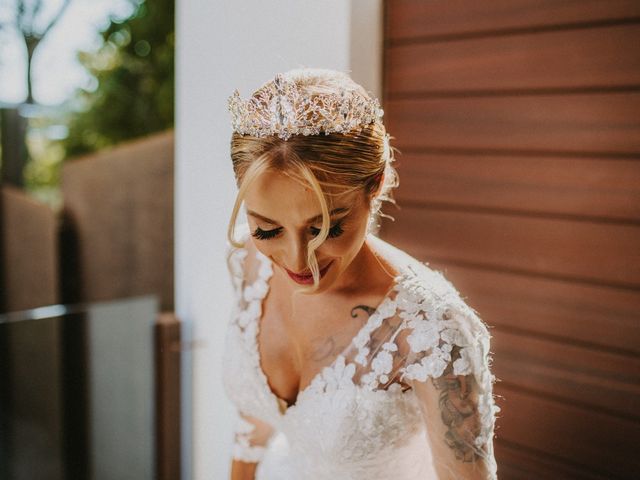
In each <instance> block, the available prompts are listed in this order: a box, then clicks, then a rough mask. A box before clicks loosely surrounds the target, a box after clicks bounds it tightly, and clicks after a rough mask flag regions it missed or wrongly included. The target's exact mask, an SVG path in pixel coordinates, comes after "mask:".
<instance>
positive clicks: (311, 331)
mask: <svg viewBox="0 0 640 480" xmlns="http://www.w3.org/2000/svg"><path fill="white" fill-rule="evenodd" d="M378 297H379V295H378ZM376 301H379V299H378V298H376V294H375V293H374V294H363V295H358V296H355V297H354V296H351V297H350V298H339V297H332V298H324V299H321V300H318V299H313V300H306V299H301V300H293V301H292V300H291V299H286V298H284V299H283V298H279V297H278V296H277V294H274V295H267V297H266V298H265V300H264V301H263V308H262V312H261V313H262V315H261V317H260V318H258V319H257V323H258V332H257V339H256V341H257V348H258V353H259V360H260V365H261V367H262V370H263V372H264V374H265V375H266V377H267V378H268V380H269V385H270V387H271V389H272V390H273V392H274V394H276V395H277V396H278V397H279V398H281V399H284V400H286V402H287V404H289V405H292V404H293V403H295V400H296V398H297V395H298V392H300V391H302V390H304V388H305V387H306V386H307V385H309V384H310V383H311V381H312V380H313V378H314V377H316V376H317V375H318V373H319V372H320V371H321V370H322V369H323V368H325V367H327V366H329V365H330V364H331V363H332V362H333V361H334V360H335V359H336V357H337V356H338V355H339V354H341V353H343V352H345V350H346V349H347V348H348V347H349V346H350V344H351V342H352V340H353V338H354V337H355V336H356V335H357V333H358V332H359V331H360V330H361V329H362V327H363V326H364V325H365V324H366V322H367V321H368V319H369V317H370V316H371V314H372V313H373V312H374V311H375V308H374V304H375V302H376Z"/></svg>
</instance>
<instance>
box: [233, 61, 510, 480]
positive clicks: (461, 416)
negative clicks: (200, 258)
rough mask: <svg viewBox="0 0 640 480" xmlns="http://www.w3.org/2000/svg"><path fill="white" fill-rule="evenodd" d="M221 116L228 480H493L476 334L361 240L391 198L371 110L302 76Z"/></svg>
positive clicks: (487, 387)
mask: <svg viewBox="0 0 640 480" xmlns="http://www.w3.org/2000/svg"><path fill="white" fill-rule="evenodd" d="M229 110H230V112H231V117H232V126H233V134H232V135H233V136H232V139H231V160H232V163H233V170H234V174H235V178H236V181H237V186H238V189H239V192H238V197H237V199H236V203H235V206H234V208H233V211H232V213H231V220H230V224H229V230H228V241H229V251H228V257H227V260H228V264H229V269H230V273H231V278H232V281H233V285H234V291H235V294H236V299H235V302H236V303H235V308H234V311H233V315H232V318H231V321H230V323H229V326H228V330H227V332H228V333H227V339H226V346H225V353H224V365H223V367H224V369H223V371H224V378H223V380H224V386H225V390H226V392H227V394H228V396H229V397H230V399H231V400H232V401H233V403H234V404H235V406H236V408H237V411H238V422H237V427H236V431H235V435H234V438H233V455H232V459H231V461H232V465H231V478H232V479H234V480H239V479H256V480H288V479H311V480H315V479H318V480H319V479H331V480H340V479H362V480H365V479H366V480H372V479H391V478H393V479H394V480H418V479H421V480H426V479H495V478H497V476H496V475H497V474H496V471H497V467H496V463H495V458H494V453H493V436H494V423H495V414H496V412H498V411H499V408H498V407H497V406H496V405H495V403H494V398H493V393H492V384H493V382H495V377H494V376H493V375H492V374H491V372H490V360H491V357H490V356H489V348H490V338H491V336H490V335H489V332H488V330H487V327H486V325H485V324H484V322H483V321H482V320H481V319H480V318H479V317H478V316H477V314H476V312H475V311H474V310H473V309H472V308H470V307H469V306H467V305H466V304H465V302H464V301H463V300H462V298H461V296H460V295H459V293H458V291H457V290H456V289H455V288H454V286H453V285H452V284H451V283H450V282H449V281H448V280H446V279H445V277H444V276H443V275H442V274H441V273H440V272H438V271H435V270H432V269H430V268H429V267H428V266H427V264H424V263H421V262H419V261H418V260H416V259H414V258H413V257H411V256H409V255H408V254H407V253H405V252H403V251H401V250H400V249H398V248H396V247H394V246H393V245H390V244H389V243H386V242H384V241H383V240H381V239H379V238H377V237H376V236H375V235H374V234H373V231H374V228H375V227H376V226H377V223H376V222H377V218H378V215H379V214H380V212H379V210H380V206H381V202H382V201H383V200H390V201H393V198H392V195H391V190H392V188H393V187H395V186H397V185H398V177H397V174H396V170H395V169H394V167H393V165H392V163H393V161H394V158H393V149H392V148H391V147H390V144H389V139H390V136H389V135H388V134H387V132H386V131H385V127H384V125H383V123H382V116H383V112H382V110H381V109H380V105H379V102H378V100H377V99H375V98H373V97H372V95H370V94H369V93H368V92H366V91H365V90H364V89H363V88H362V87H361V86H360V85H358V84H356V83H354V82H353V80H352V79H351V78H350V77H349V76H348V75H347V74H345V73H342V72H337V71H333V70H325V69H310V68H307V69H296V70H291V71H288V72H286V73H282V74H278V75H276V76H275V78H274V79H272V80H271V81H269V82H267V83H265V84H264V85H262V86H261V87H260V88H259V89H258V90H256V91H255V92H254V93H253V94H252V95H251V96H250V97H249V98H248V99H242V98H241V97H240V95H239V92H237V91H236V92H234V94H233V95H232V96H231V97H230V98H229ZM243 204H244V205H243ZM242 206H244V212H243V213H244V215H245V217H246V219H245V217H242V218H241V219H239V214H240V212H241V207H242Z"/></svg>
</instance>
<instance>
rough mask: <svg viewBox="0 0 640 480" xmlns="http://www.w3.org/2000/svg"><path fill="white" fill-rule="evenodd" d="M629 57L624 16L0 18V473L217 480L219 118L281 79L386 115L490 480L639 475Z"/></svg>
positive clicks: (393, 231)
mask: <svg viewBox="0 0 640 480" xmlns="http://www.w3.org/2000/svg"><path fill="white" fill-rule="evenodd" d="M639 45H640V2H638V1H637V0H634V1H631V0H627V1H623V0H608V1H601V0H582V1H580V2H576V1H569V0H535V1H533V0H495V1H492V2H477V1H473V0H454V1H444V0H442V1H440V0H433V1H419V0H386V1H383V0H350V1H347V2H345V1H342V0H326V1H323V2H312V1H310V0H304V1H299V0H298V1H294V0H282V1H279V2H261V1H259V0H247V1H243V2H234V1H232V0H217V1H205V0H193V1H191V2H180V1H178V2H176V4H175V5H174V2H173V1H169V0H109V1H107V0H0V165H1V182H2V183H1V189H0V479H3V480H4V479H11V480H13V479H54V480H58V479H136V480H144V479H152V478H153V479H163V480H164V479H183V480H188V479H195V480H200V479H202V480H204V479H211V478H214V479H224V478H228V475H229V470H228V469H229V467H230V448H231V438H232V426H233V424H234V418H233V416H234V408H233V406H232V405H231V404H230V402H229V401H228V399H227V398H226V397H225V395H224V393H223V390H222V384H221V376H220V363H221V354H222V345H223V339H224V333H225V331H226V326H227V321H228V317H229V314H230V310H231V300H230V298H231V283H230V281H229V279H228V274H227V270H226V265H225V261H224V255H223V252H224V248H225V245H226V237H225V235H226V226H227V222H228V219H229V214H230V211H231V206H232V204H233V201H234V198H235V193H236V189H235V182H234V179H233V174H232V169H231V162H230V160H229V156H228V155H229V153H228V152H229V139H230V135H231V127H230V124H229V118H228V113H227V110H226V100H227V97H228V96H229V95H230V94H231V93H232V92H233V90H235V89H238V90H239V91H240V93H241V94H242V95H243V96H246V95H248V94H249V93H250V92H251V91H253V90H254V89H255V88H257V87H258V86H259V85H261V84H262V83H263V82H265V81H266V80H268V79H269V78H271V77H272V76H273V75H274V74H275V73H277V72H279V71H284V70H288V69H290V68H295V67H301V66H313V67H326V68H335V69H339V70H343V71H347V72H348V73H350V74H351V76H352V77H353V78H354V80H356V81H357V82H358V83H361V84H362V85H363V86H365V88H367V89H368V90H370V91H371V92H372V93H373V94H375V95H376V96H378V97H379V98H380V99H381V101H382V104H383V108H384V110H385V119H386V120H385V123H386V126H387V129H388V131H389V132H390V134H391V135H392V136H393V137H395V138H394V139H392V142H393V144H394V145H395V146H396V147H397V148H398V149H399V150H400V154H399V155H397V163H396V166H397V168H398V171H399V174H400V186H399V188H398V190H397V191H396V195H395V196H396V200H397V203H398V205H399V207H400V208H394V207H393V206H387V207H386V208H385V212H386V214H388V215H391V216H393V217H395V221H393V222H391V221H388V220H384V221H383V224H382V228H381V232H380V236H381V237H382V238H384V239H385V240H387V241H390V242H391V243H394V244H395V245H397V246H398V247H400V248H403V249H405V250H406V251H408V252H409V253H410V254H412V255H414V256H415V257H416V258H419V259H420V260H422V261H424V262H428V264H429V265H430V266H431V267H432V268H435V269H438V270H441V271H442V272H443V273H444V274H445V276H446V277H447V278H449V279H450V280H451V281H452V282H453V283H454V285H456V287H457V288H458V289H459V290H460V292H461V293H462V294H463V296H464V297H465V299H466V301H467V303H468V304H469V305H471V306H472V307H473V308H474V309H476V310H477V311H478V312H479V314H480V316H481V317H482V318H483V320H484V321H485V323H487V324H488V325H489V326H490V331H491V334H492V356H493V373H494V374H495V375H496V377H497V378H498V382H497V383H496V385H495V387H494V388H495V393H496V395H498V398H497V403H498V404H499V406H500V408H501V412H500V413H499V418H498V421H497V428H496V436H495V449H496V458H497V462H498V474H499V476H500V478H502V479H509V480H511V479H540V478H554V479H564V478H567V479H593V480H596V479H602V480H604V479H631V478H635V476H636V475H637V474H636V472H637V471H639V470H640V457H638V455H636V452H635V450H636V448H635V447H636V445H638V443H639V442H640V415H639V414H638V410H637V408H636V407H637V406H638V405H640V50H639V47H638V46H639Z"/></svg>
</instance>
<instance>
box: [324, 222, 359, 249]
mask: <svg viewBox="0 0 640 480" xmlns="http://www.w3.org/2000/svg"><path fill="white" fill-rule="evenodd" d="M366 231H367V225H366V223H365V224H362V225H361V224H358V225H356V226H351V227H347V228H345V232H344V233H343V234H342V235H340V236H339V237H337V238H334V239H331V240H330V241H328V242H327V245H326V247H325V248H323V247H320V248H321V251H322V252H323V253H324V254H326V255H327V256H332V257H353V256H355V254H356V253H357V252H358V251H359V249H360V247H361V245H362V242H363V240H364V237H365V235H366Z"/></svg>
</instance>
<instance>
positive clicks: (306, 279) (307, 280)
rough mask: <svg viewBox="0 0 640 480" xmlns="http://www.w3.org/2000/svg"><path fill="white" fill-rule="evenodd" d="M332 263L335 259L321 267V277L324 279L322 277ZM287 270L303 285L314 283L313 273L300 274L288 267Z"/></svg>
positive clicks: (290, 275) (292, 277) (294, 279)
mask: <svg viewBox="0 0 640 480" xmlns="http://www.w3.org/2000/svg"><path fill="white" fill-rule="evenodd" d="M332 264H333V260H331V261H330V262H329V263H328V264H327V265H326V266H325V267H324V268H321V269H320V279H322V277H324V276H325V275H326V273H327V272H328V271H329V269H330V268H331V265H332ZM285 270H286V271H287V273H288V274H289V277H291V279H292V280H293V281H294V282H296V283H299V284H301V285H311V284H313V275H312V274H311V273H309V274H308V275H299V274H297V273H294V272H292V271H291V270H289V269H288V268H285Z"/></svg>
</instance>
